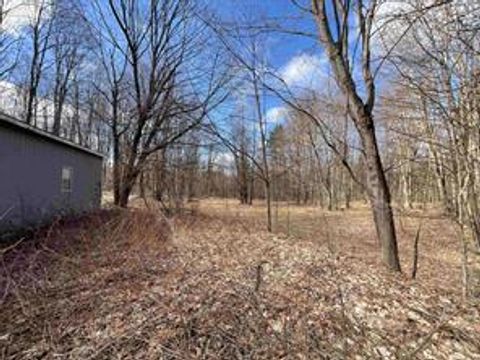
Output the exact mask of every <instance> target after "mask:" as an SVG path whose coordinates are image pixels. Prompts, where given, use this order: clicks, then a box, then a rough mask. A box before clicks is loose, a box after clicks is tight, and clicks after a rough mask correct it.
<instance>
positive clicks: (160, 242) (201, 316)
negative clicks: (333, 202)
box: [0, 207, 480, 359]
mask: <svg viewBox="0 0 480 360" xmlns="http://www.w3.org/2000/svg"><path fill="white" fill-rule="evenodd" d="M200 208H201V210H200V211H201V212H200V213H198V214H196V215H195V214H194V215H186V216H180V217H178V218H176V219H175V221H174V228H175V232H174V234H173V236H172V234H170V235H169V236H168V240H167V239H166V238H167V236H164V235H163V234H164V233H167V232H168V231H169V230H168V228H165V227H164V226H162V224H161V223H159V222H158V220H155V219H154V218H152V217H151V214H145V213H144V214H143V215H141V216H140V215H139V214H138V213H136V212H133V214H132V213H130V214H123V215H121V216H119V217H117V218H115V217H114V219H110V220H109V221H105V222H103V221H102V222H100V223H96V224H95V226H86V228H81V229H80V230H79V229H78V228H72V229H70V230H68V229H62V231H59V233H58V234H57V235H59V236H60V237H62V239H64V238H63V236H66V234H69V236H71V238H70V239H68V243H70V242H74V241H78V240H79V238H82V239H83V245H82V246H80V247H79V248H76V250H75V251H73V252H72V251H71V250H68V247H65V246H63V247H59V248H60V249H61V250H58V251H56V253H57V255H59V256H53V255H52V254H50V256H51V257H47V258H46V259H47V260H52V259H55V260H54V261H53V262H51V263H45V262H44V263H42V266H40V265H39V264H36V265H35V266H34V268H36V267H38V268H43V273H42V274H44V277H42V275H41V274H38V275H37V277H36V278H35V280H34V281H33V284H31V283H29V282H28V281H26V280H25V279H24V278H23V277H20V278H19V277H18V276H20V275H18V274H17V275H16V273H15V271H17V272H20V273H23V274H25V271H23V272H22V271H21V270H22V269H20V268H19V267H18V266H17V267H15V268H10V270H11V271H10V272H9V273H8V275H9V276H10V277H11V278H13V279H16V280H18V279H22V281H23V282H22V283H21V286H18V287H16V289H17V290H16V292H13V293H12V294H11V295H10V296H9V297H8V300H7V301H6V302H4V303H3V304H2V312H1V314H2V315H1V318H0V346H1V347H2V348H3V352H2V353H0V354H2V355H3V356H4V357H5V358H12V359H17V358H18V359H20V358H34V357H38V356H43V357H47V358H54V357H62V358H72V359H78V358H82V359H111V358H119V359H120V358H125V359H131V358H138V359H158V358H161V359H190V358H198V359H263V358H265V359H281V358H288V359H345V358H350V359H375V358H382V359H406V358H422V359H477V358H480V357H479V354H480V352H479V351H478V350H479V349H480V332H479V331H478V330H479V328H478V324H479V323H480V309H479V307H478V304H475V303H462V302H461V301H460V300H459V297H458V296H457V295H458V294H457V293H455V291H451V290H449V289H452V288H455V286H454V285H453V286H451V285H449V286H448V287H447V289H442V288H439V287H438V285H437V282H436V281H433V282H431V283H430V282H429V281H428V278H425V275H424V274H429V273H430V272H432V273H433V271H432V270H430V269H426V268H425V266H427V265H428V264H429V263H426V262H425V261H424V263H423V266H424V268H423V269H422V270H423V273H421V274H423V275H421V276H420V279H419V280H417V281H415V282H414V281H411V280H409V279H407V278H406V277H404V276H398V275H392V274H389V273H387V272H385V271H383V270H381V268H379V267H378V264H376V263H375V262H374V261H365V258H364V257H362V256H359V255H361V254H362V251H370V250H369V249H370V242H371V241H372V240H371V239H370V238H368V237H367V239H366V240H365V241H366V244H367V245H366V246H365V247H363V245H362V241H363V240H362V239H360V238H359V239H355V241H356V248H357V253H352V252H351V251H350V250H351V247H348V246H343V245H342V242H341V240H339V241H338V243H337V244H336V246H334V247H332V246H331V244H329V243H328V242H327V241H321V240H322V236H323V235H322V233H318V234H317V236H315V237H308V236H307V235H305V233H304V235H303V236H300V237H297V236H296V235H292V236H286V235H283V234H281V233H280V234H270V233H267V232H265V231H263V230H262V223H261V222H260V221H259V220H258V216H256V215H255V213H254V212H253V214H254V215H253V216H249V213H248V210H247V209H241V211H242V213H241V215H238V214H239V213H237V210H236V209H235V208H234V207H231V209H232V213H230V214H229V213H228V212H225V211H223V210H222V214H219V213H217V212H215V211H213V212H211V211H208V209H205V208H203V209H202V207H200ZM342 216H345V217H348V216H349V214H348V213H343V214H342ZM355 216H356V218H357V219H360V218H361V216H360V214H358V213H356V214H355ZM144 217H145V219H144ZM342 221H343V220H342ZM361 221H362V222H363V221H365V222H366V220H365V219H362V220H361ZM329 224H330V225H329V226H335V222H334V221H333V220H332V219H330V220H329ZM310 226H313V224H310ZM342 226H343V227H342V231H343V233H344V234H351V233H352V232H353V230H351V229H349V228H347V227H346V225H345V224H343V225H342ZM412 228H413V227H412ZM82 229H83V230H82ZM246 229H248V231H247V230H246ZM329 233H330V240H329V241H334V240H335V236H336V235H335V234H336V232H335V230H334V229H330V231H329ZM424 242H426V241H424ZM65 249H67V250H65ZM31 254H36V253H35V252H31V253H30V256H33V255H31ZM63 254H64V255H66V256H67V257H68V258H69V259H70V260H72V259H73V260H74V262H73V263H74V264H76V267H75V266H74V265H73V264H72V262H71V261H70V262H68V261H62V259H63V257H62V255H63ZM42 256H44V255H42ZM42 256H40V258H42ZM34 258H35V259H37V260H38V259H39V257H38V256H35V257H34ZM22 259H24V260H27V259H29V257H28V256H27V255H24V256H22ZM30 259H31V260H32V259H33V258H30ZM43 259H44V258H43ZM449 259H451V256H450V257H449ZM32 261H33V260H32ZM27 263H28V262H27ZM421 265H422V264H421ZM440 266H442V265H440ZM4 276H6V274H4ZM422 276H423V278H424V279H425V281H422ZM37 282H39V283H37Z"/></svg>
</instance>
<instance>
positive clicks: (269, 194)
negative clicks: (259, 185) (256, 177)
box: [265, 180, 272, 232]
mask: <svg viewBox="0 0 480 360" xmlns="http://www.w3.org/2000/svg"><path fill="white" fill-rule="evenodd" d="M265 192H266V194H265V195H266V200H267V230H268V231H269V232H272V189H271V186H270V180H267V181H265Z"/></svg>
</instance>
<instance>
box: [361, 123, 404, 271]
mask: <svg viewBox="0 0 480 360" xmlns="http://www.w3.org/2000/svg"><path fill="white" fill-rule="evenodd" d="M363 124H365V125H362V126H360V127H359V130H360V135H361V138H362V142H363V146H364V149H365V160H366V165H367V167H366V171H367V189H368V193H369V194H368V195H369V200H370V205H371V207H372V212H373V219H374V222H375V228H376V231H377V236H378V239H379V240H380V244H381V247H382V258H383V261H384V263H385V264H386V265H387V266H388V268H389V269H391V270H394V271H401V267H400V260H399V257H398V246H397V237H396V232H395V222H394V219H393V211H392V206H391V195H390V189H389V187H388V184H387V180H386V177H385V172H384V170H383V166H382V161H381V159H380V154H379V152H378V146H377V141H376V136H375V128H374V126H373V122H372V121H371V120H370V119H368V120H366V121H363Z"/></svg>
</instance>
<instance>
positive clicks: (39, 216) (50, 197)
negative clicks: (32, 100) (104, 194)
mask: <svg viewBox="0 0 480 360" xmlns="http://www.w3.org/2000/svg"><path fill="white" fill-rule="evenodd" d="M63 167H70V168H72V169H73V179H72V189H71V192H68V193H62V189H61V179H62V168H63ZM101 176H102V158H101V157H99V156H96V155H93V154H91V153H89V152H85V151H82V150H80V149H77V148H74V147H70V146H68V145H65V144H62V143H60V142H56V141H54V140H52V139H49V138H46V137H42V136H40V135H38V134H34V133H29V132H28V131H25V130H24V129H20V128H19V129H17V128H15V127H14V126H7V125H5V124H3V125H2V123H1V122H0V230H5V229H10V228H12V227H25V226H34V225H38V224H39V223H42V222H46V221H49V220H51V219H52V218H53V217H54V216H56V215H58V214H67V213H80V212H85V211H89V210H92V209H95V208H98V207H100V201H101Z"/></svg>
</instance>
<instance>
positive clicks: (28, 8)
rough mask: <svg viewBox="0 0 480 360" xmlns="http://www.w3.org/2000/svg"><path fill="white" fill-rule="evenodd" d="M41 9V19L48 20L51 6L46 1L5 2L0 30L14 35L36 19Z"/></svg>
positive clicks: (22, 0)
mask: <svg viewBox="0 0 480 360" xmlns="http://www.w3.org/2000/svg"><path fill="white" fill-rule="evenodd" d="M42 8H43V11H42V17H43V18H48V17H49V16H50V13H51V5H50V3H49V2H48V0H5V3H4V5H3V14H4V19H3V23H2V24H1V27H2V30H3V31H5V32H7V33H9V34H11V35H16V34H17V33H18V32H19V31H20V29H22V28H23V27H24V26H25V25H27V24H29V23H31V22H32V21H33V20H35V19H36V18H37V16H38V14H39V11H40V9H42Z"/></svg>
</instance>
